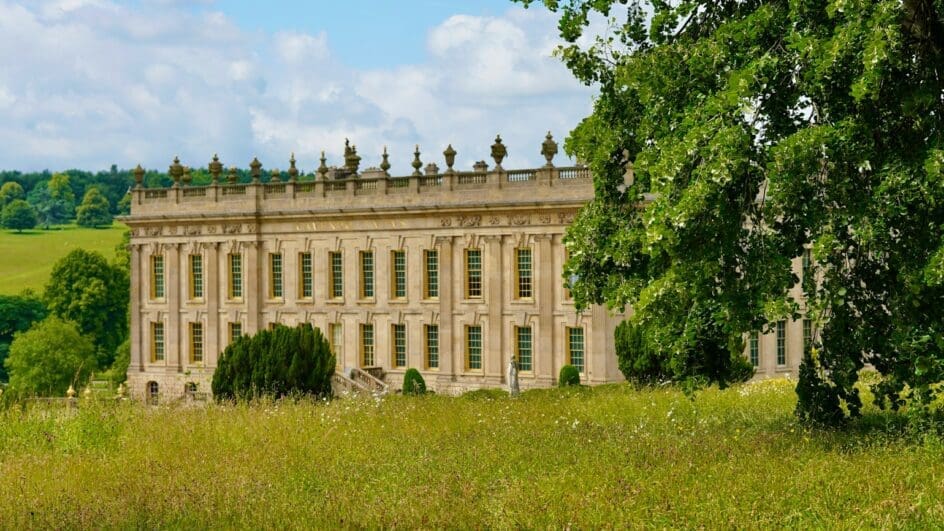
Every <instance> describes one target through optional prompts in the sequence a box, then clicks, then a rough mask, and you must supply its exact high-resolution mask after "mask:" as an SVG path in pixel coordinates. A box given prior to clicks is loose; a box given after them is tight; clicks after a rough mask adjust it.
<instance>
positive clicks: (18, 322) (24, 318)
mask: <svg viewBox="0 0 944 531" xmlns="http://www.w3.org/2000/svg"><path fill="white" fill-rule="evenodd" d="M44 317H46V307H45V306H44V305H43V301H41V300H40V299H39V297H37V296H36V295H34V294H33V293H32V292H31V291H24V292H23V293H22V294H20V295H0V382H6V381H7V380H8V379H9V376H8V375H7V370H6V367H5V366H4V363H3V362H4V361H5V360H6V359H7V354H9V352H10V344H11V343H13V336H14V335H15V334H16V333H17V332H25V331H27V330H29V327H30V326H32V325H33V323H35V322H37V321H42V320H43V318H44Z"/></svg>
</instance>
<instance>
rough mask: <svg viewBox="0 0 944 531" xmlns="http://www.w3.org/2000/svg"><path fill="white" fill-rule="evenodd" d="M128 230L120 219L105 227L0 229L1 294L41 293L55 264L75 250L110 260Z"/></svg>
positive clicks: (71, 226) (70, 226) (64, 226)
mask: <svg viewBox="0 0 944 531" xmlns="http://www.w3.org/2000/svg"><path fill="white" fill-rule="evenodd" d="M125 230H126V227H125V226H124V225H122V224H120V223H117V222H116V223H114V224H113V225H112V226H111V227H109V228H105V229H87V228H83V227H78V226H76V225H63V226H59V227H53V228H52V229H51V230H42V229H39V228H36V229H33V230H27V231H23V232H21V233H17V232H14V231H8V230H0V295H16V294H17V293H20V292H21V291H23V290H24V289H26V288H29V289H32V290H33V291H35V292H36V293H42V291H43V288H44V287H45V285H46V281H47V280H48V279H49V273H50V272H51V271H52V266H53V265H54V264H55V263H56V261H57V260H59V259H60V258H62V257H63V256H65V255H66V254H68V253H69V251H72V250H73V249H86V250H89V251H97V252H99V253H101V254H102V255H103V256H105V258H107V259H108V260H111V259H112V257H114V255H115V246H116V245H118V243H119V242H121V235H122V233H124V231H125Z"/></svg>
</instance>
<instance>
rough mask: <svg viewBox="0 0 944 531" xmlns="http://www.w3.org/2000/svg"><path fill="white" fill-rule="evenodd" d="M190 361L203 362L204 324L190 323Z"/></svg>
mask: <svg viewBox="0 0 944 531" xmlns="http://www.w3.org/2000/svg"><path fill="white" fill-rule="evenodd" d="M190 360H191V361H192V362H194V363H199V362H202V361H203V323H190Z"/></svg>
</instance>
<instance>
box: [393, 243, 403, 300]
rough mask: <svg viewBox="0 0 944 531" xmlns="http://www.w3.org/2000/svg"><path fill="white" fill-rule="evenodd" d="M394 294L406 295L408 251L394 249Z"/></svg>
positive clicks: (397, 296) (399, 297) (397, 295)
mask: <svg viewBox="0 0 944 531" xmlns="http://www.w3.org/2000/svg"><path fill="white" fill-rule="evenodd" d="M393 296H394V298H397V299H402V298H403V297H406V252H405V251H393Z"/></svg>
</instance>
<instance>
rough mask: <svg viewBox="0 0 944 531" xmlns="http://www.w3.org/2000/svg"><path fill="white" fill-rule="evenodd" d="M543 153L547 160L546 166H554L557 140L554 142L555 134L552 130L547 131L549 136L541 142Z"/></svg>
mask: <svg viewBox="0 0 944 531" xmlns="http://www.w3.org/2000/svg"><path fill="white" fill-rule="evenodd" d="M541 154H542V155H544V158H545V159H546V160H547V164H545V166H546V167H548V168H553V167H554V162H553V161H554V155H557V142H554V136H553V135H551V132H550V131H548V132H547V136H546V137H544V142H543V143H542V144H541Z"/></svg>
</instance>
